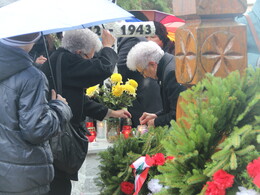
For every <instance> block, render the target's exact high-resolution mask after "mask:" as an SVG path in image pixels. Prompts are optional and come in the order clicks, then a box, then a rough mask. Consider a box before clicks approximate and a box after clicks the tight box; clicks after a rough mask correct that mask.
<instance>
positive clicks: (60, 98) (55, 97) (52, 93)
mask: <svg viewBox="0 0 260 195" xmlns="http://www.w3.org/2000/svg"><path fill="white" fill-rule="evenodd" d="M51 99H52V100H60V101H62V102H64V103H65V104H67V105H68V102H67V101H66V99H65V98H64V97H62V96H61V95H60V94H57V93H56V91H55V90H54V89H52V90H51Z"/></svg>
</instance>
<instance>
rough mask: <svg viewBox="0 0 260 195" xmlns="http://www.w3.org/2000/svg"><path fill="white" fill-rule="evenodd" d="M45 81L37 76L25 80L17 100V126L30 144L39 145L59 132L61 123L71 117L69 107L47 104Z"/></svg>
mask: <svg viewBox="0 0 260 195" xmlns="http://www.w3.org/2000/svg"><path fill="white" fill-rule="evenodd" d="M46 83H47V80H46V77H44V76H43V74H37V75H35V76H34V77H32V78H30V79H29V80H27V82H26V84H25V85H24V87H23V90H22V91H21V93H20V98H19V111H18V116H19V122H20V124H19V126H20V129H21V133H22V136H23V138H24V139H25V140H27V141H28V142H29V143H31V144H40V143H42V142H44V141H46V140H48V139H50V138H51V137H52V136H55V135H56V134H57V133H58V132H59V131H61V129H60V126H61V123H62V122H65V121H66V122H67V121H69V120H70V118H71V117H72V113H71V110H70V108H69V106H67V105H66V104H65V103H63V102H62V101H59V100H55V101H50V103H48V102H47V99H46V94H47V92H48V87H47V84H46Z"/></svg>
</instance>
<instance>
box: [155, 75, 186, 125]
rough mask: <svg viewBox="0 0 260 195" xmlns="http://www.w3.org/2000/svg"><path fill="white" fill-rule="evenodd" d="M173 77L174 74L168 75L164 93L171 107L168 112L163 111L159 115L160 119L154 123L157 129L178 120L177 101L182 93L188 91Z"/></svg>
mask: <svg viewBox="0 0 260 195" xmlns="http://www.w3.org/2000/svg"><path fill="white" fill-rule="evenodd" d="M172 75H174V74H168V75H167V78H166V80H167V82H165V92H164V93H165V96H166V98H167V102H168V105H167V106H168V107H169V109H168V111H167V112H165V111H163V112H161V113H160V114H158V113H157V114H158V117H157V118H156V119H155V121H154V124H155V126H156V127H157V126H165V125H170V121H171V120H176V107H177V101H178V98H179V95H180V93H181V92H182V91H184V90H185V89H186V88H185V87H184V86H183V85H181V84H179V83H178V82H177V81H176V78H175V77H174V76H172Z"/></svg>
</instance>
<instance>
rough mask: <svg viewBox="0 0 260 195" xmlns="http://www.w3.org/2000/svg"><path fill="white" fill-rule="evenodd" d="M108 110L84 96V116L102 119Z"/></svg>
mask: <svg viewBox="0 0 260 195" xmlns="http://www.w3.org/2000/svg"><path fill="white" fill-rule="evenodd" d="M107 112H108V108H107V107H106V106H104V105H103V104H100V103H98V102H96V101H94V100H92V99H90V98H89V97H87V96H84V105H83V113H84V116H88V117H91V118H93V119H96V120H99V121H102V120H103V119H104V118H105V116H106V114H107Z"/></svg>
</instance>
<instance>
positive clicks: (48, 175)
mask: <svg viewBox="0 0 260 195" xmlns="http://www.w3.org/2000/svg"><path fill="white" fill-rule="evenodd" d="M32 63H33V62H32V60H31V58H30V56H29V54H28V53H27V52H25V51H24V50H23V49H20V48H16V47H11V46H7V45H4V44H2V43H1V42H0V94H1V96H0V113H1V117H0V154H1V155H0V195H14V194H15V195H39V194H43V193H47V192H48V191H49V184H50V182H51V181H52V179H53V177H54V170H53V165H52V163H53V157H52V153H51V150H50V146H49V143H48V140H49V139H50V138H51V137H53V136H55V135H56V134H57V133H58V132H60V123H61V122H62V121H63V120H66V121H68V120H70V118H71V116H72V113H71V110H70V108H69V107H68V106H67V105H66V104H64V103H63V102H62V101H59V100H52V101H50V102H49V103H48V102H47V99H46V97H47V93H48V86H47V79H46V77H45V75H44V74H43V73H42V72H41V71H39V70H38V69H37V68H35V67H34V66H33V65H32Z"/></svg>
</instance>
